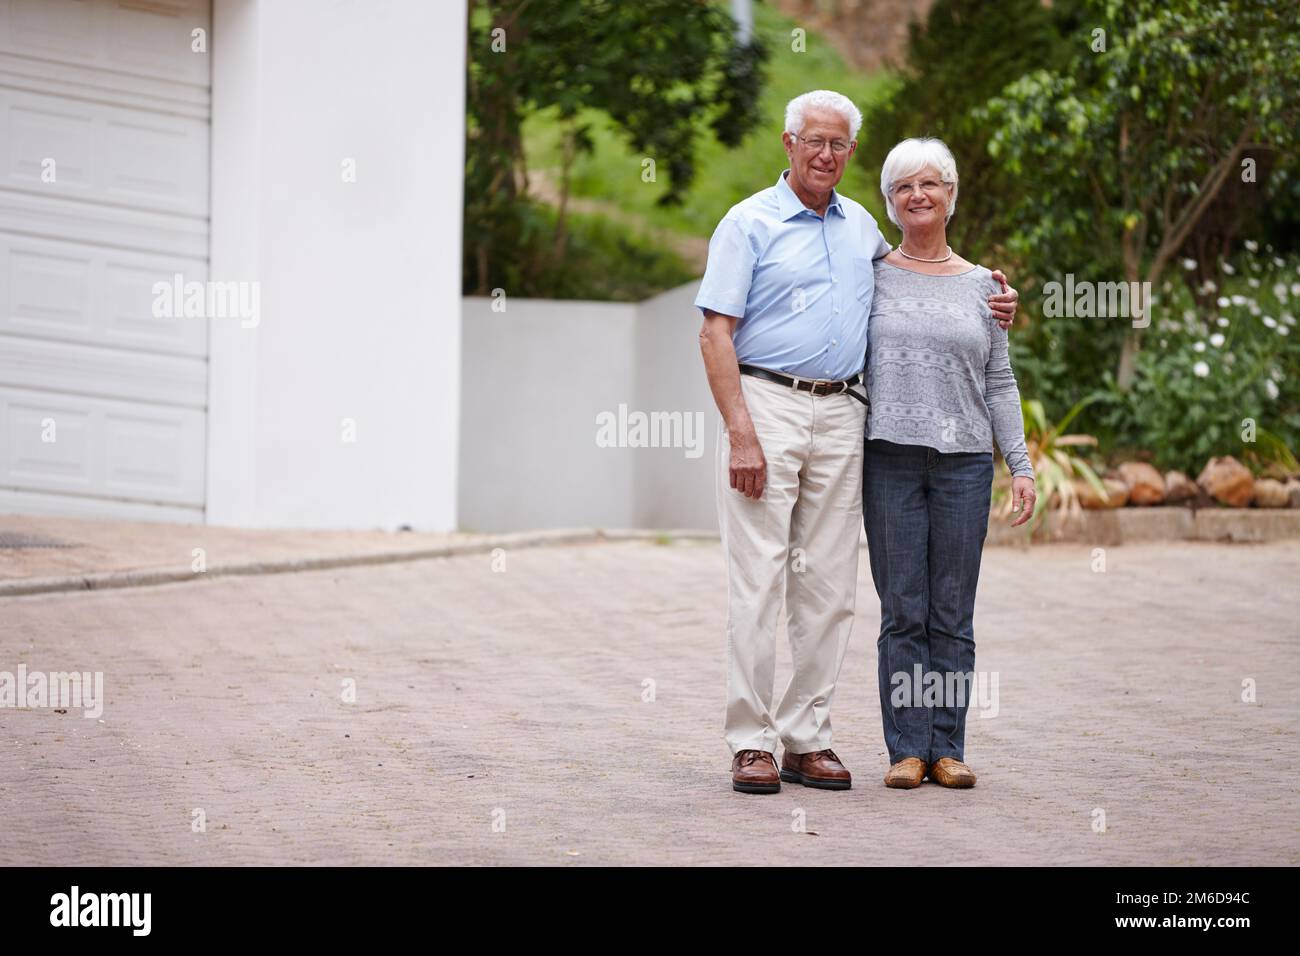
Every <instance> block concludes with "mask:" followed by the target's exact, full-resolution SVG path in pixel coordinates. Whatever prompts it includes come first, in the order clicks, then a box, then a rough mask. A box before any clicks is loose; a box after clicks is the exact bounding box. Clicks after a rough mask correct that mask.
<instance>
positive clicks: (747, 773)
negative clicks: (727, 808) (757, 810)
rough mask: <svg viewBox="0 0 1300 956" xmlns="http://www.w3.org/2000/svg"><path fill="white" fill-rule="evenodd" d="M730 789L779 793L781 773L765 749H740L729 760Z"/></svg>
mask: <svg viewBox="0 0 1300 956" xmlns="http://www.w3.org/2000/svg"><path fill="white" fill-rule="evenodd" d="M731 789H732V790H738V791H739V792H741V793H779V792H780V790H781V774H780V773H779V772H778V771H777V769H776V758H775V757H773V756H772V755H771V754H770V753H768V752H767V751H766V750H742V751H740V752H739V753H737V754H736V756H735V757H734V758H732V761H731Z"/></svg>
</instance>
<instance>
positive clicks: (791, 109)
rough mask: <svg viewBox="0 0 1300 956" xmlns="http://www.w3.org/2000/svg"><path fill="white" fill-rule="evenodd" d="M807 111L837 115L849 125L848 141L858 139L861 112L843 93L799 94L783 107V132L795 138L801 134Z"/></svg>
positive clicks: (831, 91)
mask: <svg viewBox="0 0 1300 956" xmlns="http://www.w3.org/2000/svg"><path fill="white" fill-rule="evenodd" d="M809 110H831V111H832V112H835V113H839V114H840V115H841V116H843V117H844V119H845V121H846V122H847V123H848V124H849V139H857V138H858V130H860V129H861V128H862V111H861V110H859V109H858V108H857V107H856V106H854V105H853V101H852V100H851V99H849V98H848V97H847V96H845V95H844V94H843V93H836V92H835V91H834V90H813V91H812V92H811V93H800V94H799V95H798V96H796V97H795V98H794V99H792V100H791V101H790V102H789V103H787V104H786V105H785V131H786V132H787V133H793V134H795V135H796V136H797V135H798V134H799V133H802V132H803V122H804V114H805V113H807V112H808V111H809Z"/></svg>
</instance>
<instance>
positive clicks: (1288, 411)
mask: <svg viewBox="0 0 1300 956" xmlns="http://www.w3.org/2000/svg"><path fill="white" fill-rule="evenodd" d="M1189 263H1190V265H1189ZM1182 265H1183V267H1184V268H1188V269H1189V271H1190V268H1195V263H1191V262H1190V260H1188V261H1185V262H1183V264H1182ZM1200 292H1201V295H1200V297H1199V298H1200V302H1199V303H1198V302H1197V301H1195V299H1194V297H1193V296H1192V294H1191V292H1190V290H1188V288H1187V286H1186V285H1185V284H1183V283H1181V282H1177V281H1174V282H1170V283H1166V284H1165V285H1164V286H1163V287H1162V288H1161V289H1160V290H1159V293H1158V295H1157V296H1156V298H1155V301H1154V302H1153V307H1152V324H1151V327H1150V328H1149V329H1147V330H1146V334H1145V335H1144V337H1143V344H1142V351H1141V352H1140V353H1139V355H1138V360H1137V369H1138V371H1137V376H1136V378H1135V381H1134V385H1133V388H1132V389H1131V390H1130V391H1129V392H1127V393H1121V392H1119V391H1118V390H1117V389H1114V388H1113V387H1112V389H1111V391H1110V393H1109V395H1108V396H1107V401H1106V402H1104V403H1103V404H1102V405H1101V406H1098V409H1099V417H1100V418H1101V419H1102V421H1103V422H1104V424H1105V428H1104V430H1105V431H1106V432H1108V433H1109V434H1108V436H1107V437H1108V438H1109V439H1110V441H1108V442H1107V444H1113V445H1114V446H1115V447H1116V448H1117V449H1121V450H1124V449H1141V450H1144V451H1147V452H1150V453H1151V454H1152V456H1153V458H1154V460H1155V463H1156V464H1157V465H1158V466H1159V467H1162V468H1179V469H1181V470H1183V471H1187V472H1190V473H1192V474H1193V475H1195V473H1196V472H1197V471H1199V469H1200V468H1201V466H1202V465H1204V463H1205V461H1206V459H1208V458H1209V457H1210V456H1211V455H1235V456H1237V457H1239V458H1244V459H1245V460H1247V461H1250V462H1252V463H1253V464H1255V466H1256V467H1257V468H1263V467H1265V466H1267V465H1268V464H1270V463H1272V462H1280V463H1282V464H1283V465H1284V466H1285V467H1287V468H1294V467H1295V459H1294V457H1293V456H1292V453H1293V452H1294V451H1295V450H1296V449H1297V448H1300V328H1297V316H1300V260H1297V259H1295V258H1292V259H1283V258H1281V257H1279V256H1276V255H1275V254H1274V252H1273V249H1272V247H1261V246H1260V245H1259V244H1258V243H1256V242H1254V241H1249V242H1247V243H1246V249H1245V251H1244V252H1243V253H1242V255H1241V256H1240V257H1239V258H1238V259H1237V260H1236V263H1235V266H1234V265H1233V264H1232V263H1228V262H1224V263H1222V264H1221V265H1220V268H1219V279H1218V280H1217V281H1215V280H1210V281H1209V282H1207V283H1206V286H1205V287H1203V288H1201V289H1200ZM1251 423H1253V425H1252V424H1251ZM1243 436H1244V438H1243Z"/></svg>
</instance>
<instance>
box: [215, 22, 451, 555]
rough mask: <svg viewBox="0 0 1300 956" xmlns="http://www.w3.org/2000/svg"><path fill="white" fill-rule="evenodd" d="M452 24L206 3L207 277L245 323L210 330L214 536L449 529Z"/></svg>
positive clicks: (219, 325)
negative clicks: (348, 428) (245, 300)
mask: <svg viewBox="0 0 1300 956" xmlns="http://www.w3.org/2000/svg"><path fill="white" fill-rule="evenodd" d="M464 18H465V7H464V4H457V3H429V2H427V0H373V2H367V3H364V4H361V3H357V2H354V0H216V2H215V6H214V16H213V31H212V44H213V47H212V58H213V120H212V134H213V137H212V143H213V147H212V159H213V162H212V210H213V212H212V243H211V250H212V252H211V277H212V279H214V280H216V281H230V280H239V281H257V282H259V283H260V293H261V303H260V305H261V309H260V312H261V314H260V322H259V324H258V326H257V327H256V328H251V329H250V328H243V327H241V325H240V323H238V322H237V321H222V320H215V321H213V322H212V337H211V350H210V355H211V358H210V363H211V365H210V386H209V409H210V417H209V440H208V448H209V454H208V488H207V518H208V521H209V522H211V523H213V524H223V525H245V526H260V527H267V526H282V527H288V526H298V527H336V528H373V527H378V528H393V527H398V526H401V525H410V526H412V527H414V528H416V529H417V530H441V529H450V528H453V527H455V526H456V523H457V516H456V476H457V461H456V450H457V448H458V445H459V441H458V427H459V418H460V409H459V400H460V370H461V368H460V305H461V295H460V258H461V257H460V241H461V240H460V237H461V188H460V184H461V181H462V178H463V172H464V155H463V138H464V71H465V60H464V44H463V43H462V42H460V40H459V39H458V38H462V37H463V36H464V31H465V23H464ZM453 41H455V42H453ZM346 160H353V161H354V162H355V170H356V181H355V182H345V181H344V177H343V164H344V162H345V161H346ZM345 419H349V420H351V421H353V422H354V423H355V442H346V441H344V440H343V436H344V434H345V432H344V425H343V421H344V420H345Z"/></svg>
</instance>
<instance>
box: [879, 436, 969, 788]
mask: <svg viewBox="0 0 1300 956" xmlns="http://www.w3.org/2000/svg"><path fill="white" fill-rule="evenodd" d="M992 485H993V455H992V452H981V453H969V452H953V453H944V452H939V451H936V450H934V449H933V448H927V447H925V446H923V445H896V444H894V443H892V442H887V441H883V440H881V439H870V440H868V441H867V442H866V448H865V455H864V459H863V481H862V520H863V523H864V524H865V526H866V530H867V545H868V548H869V549H870V553H871V576H872V578H873V579H874V580H875V583H876V593H877V594H879V595H880V638H879V639H878V640H877V642H876V649H877V652H878V655H879V659H880V712H881V719H882V721H883V723H884V728H885V745H886V746H887V747H888V748H889V762H890V763H891V764H893V763H897V762H898V761H900V760H902V759H904V758H905V757H920V758H921V759H922V760H924V761H925V762H926V763H927V764H929V763H933V762H934V761H936V760H938V759H939V758H941V757H953V758H955V759H957V760H962V759H963V755H964V748H965V737H966V709H967V705H968V704H969V698H970V692H971V691H972V690H973V688H974V677H975V629H974V625H973V621H974V616H975V586H976V584H977V583H978V582H979V573H980V553H981V552H982V551H983V548H984V537H985V535H986V534H987V532H988V522H989V501H990V496H991V492H992ZM928 675H937V676H928ZM918 679H920V680H921V682H922V686H920V687H918V686H917V683H918ZM935 681H940V682H941V685H940V689H941V693H940V694H939V695H938V699H937V700H936V699H935V697H934V695H933V694H926V693H925V688H926V686H932V685H933V682H935ZM963 681H965V682H966V683H964V684H963V683H962V682H963ZM958 688H960V689H961V692H960V693H957V694H953V693H952V692H953V690H954V689H958Z"/></svg>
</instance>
